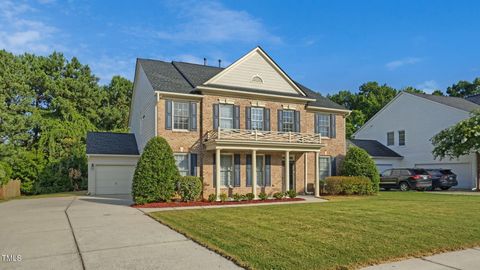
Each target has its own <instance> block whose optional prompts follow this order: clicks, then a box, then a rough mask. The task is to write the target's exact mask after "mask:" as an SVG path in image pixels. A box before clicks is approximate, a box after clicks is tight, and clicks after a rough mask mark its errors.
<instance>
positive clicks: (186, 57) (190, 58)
mask: <svg viewBox="0 0 480 270" xmlns="http://www.w3.org/2000/svg"><path fill="white" fill-rule="evenodd" d="M173 59H174V60H175V61H181V62H187V63H194V64H203V58H200V57H197V56H195V55H191V54H180V55H177V56H176V57H173Z"/></svg>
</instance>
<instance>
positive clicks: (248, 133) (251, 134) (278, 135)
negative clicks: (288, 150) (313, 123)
mask: <svg viewBox="0 0 480 270" xmlns="http://www.w3.org/2000/svg"><path fill="white" fill-rule="evenodd" d="M206 140H207V141H212V140H225V141H228V140H232V141H257V142H279V143H300V144H321V143H322V137H321V135H320V134H313V133H298V132H281V131H262V130H247V129H216V130H210V131H208V132H207V137H206Z"/></svg>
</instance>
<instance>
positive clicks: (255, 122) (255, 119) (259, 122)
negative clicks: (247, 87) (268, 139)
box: [250, 107, 264, 130]
mask: <svg viewBox="0 0 480 270" xmlns="http://www.w3.org/2000/svg"><path fill="white" fill-rule="evenodd" d="M250 112H251V120H252V129H253V130H263V126H264V119H263V108H261V107H252V108H251V109H250Z"/></svg>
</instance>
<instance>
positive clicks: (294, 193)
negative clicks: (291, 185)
mask: <svg viewBox="0 0 480 270" xmlns="http://www.w3.org/2000/svg"><path fill="white" fill-rule="evenodd" d="M287 194H288V197H290V198H292V199H293V198H295V197H297V192H296V191H295V190H293V189H290V190H289V191H287Z"/></svg>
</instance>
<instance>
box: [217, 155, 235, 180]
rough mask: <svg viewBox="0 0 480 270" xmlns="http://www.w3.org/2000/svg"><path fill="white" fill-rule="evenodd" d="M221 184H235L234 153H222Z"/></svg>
mask: <svg viewBox="0 0 480 270" xmlns="http://www.w3.org/2000/svg"><path fill="white" fill-rule="evenodd" d="M220 185H221V186H223V187H231V186H233V154H222V155H220Z"/></svg>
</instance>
